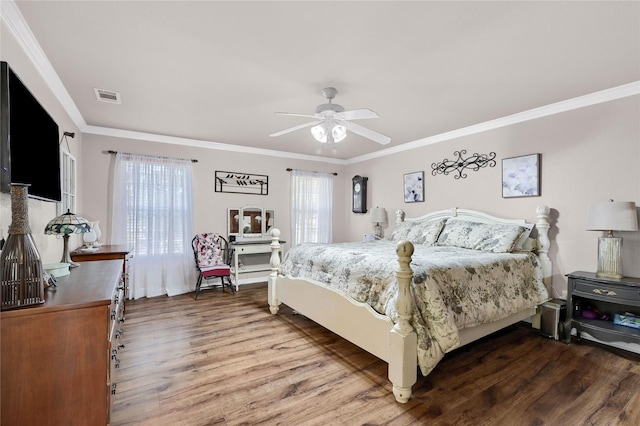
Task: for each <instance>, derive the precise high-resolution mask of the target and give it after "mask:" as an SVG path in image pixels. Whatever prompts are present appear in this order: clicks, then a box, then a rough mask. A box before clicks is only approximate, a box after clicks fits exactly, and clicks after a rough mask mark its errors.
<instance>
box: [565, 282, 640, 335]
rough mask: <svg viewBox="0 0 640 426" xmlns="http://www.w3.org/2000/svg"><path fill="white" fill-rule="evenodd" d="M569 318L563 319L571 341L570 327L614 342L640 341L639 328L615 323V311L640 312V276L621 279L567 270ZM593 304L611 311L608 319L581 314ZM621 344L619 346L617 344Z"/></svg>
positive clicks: (577, 332)
mask: <svg viewBox="0 0 640 426" xmlns="http://www.w3.org/2000/svg"><path fill="white" fill-rule="evenodd" d="M567 277H568V278H569V286H568V298H567V318H566V321H565V323H564V339H565V342H566V343H569V342H570V341H571V329H572V328H575V329H576V337H577V338H580V333H581V332H585V333H588V334H589V336H592V337H594V338H595V339H597V340H599V341H601V343H605V344H611V345H612V346H617V345H615V342H622V343H634V344H640V329H636V328H632V327H627V326H622V325H616V324H614V323H613V315H614V314H615V313H625V312H628V311H629V312H633V313H635V314H639V313H640V278H634V277H624V278H620V279H616V278H605V277H598V276H596V274H594V273H592V272H582V271H578V272H573V273H571V274H568V275H567ZM587 306H592V307H594V308H596V309H598V311H600V312H601V313H606V314H608V315H609V317H610V318H609V319H608V320H602V319H596V318H594V319H591V318H585V317H583V316H582V310H583V309H586V308H587ZM618 347H619V346H618Z"/></svg>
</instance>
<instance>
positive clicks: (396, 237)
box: [391, 218, 447, 245]
mask: <svg viewBox="0 0 640 426" xmlns="http://www.w3.org/2000/svg"><path fill="white" fill-rule="evenodd" d="M446 221H447V219H446V218H442V219H436V220H429V221H420V222H401V223H399V224H398V225H397V226H396V228H395V229H394V230H393V232H392V233H391V240H392V241H393V242H395V243H397V242H398V241H400V240H409V241H411V242H412V243H414V244H428V245H434V244H435V243H436V241H437V240H438V236H439V235H440V232H441V231H442V228H443V226H444V224H445V222H446Z"/></svg>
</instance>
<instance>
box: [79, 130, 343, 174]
mask: <svg viewBox="0 0 640 426" xmlns="http://www.w3.org/2000/svg"><path fill="white" fill-rule="evenodd" d="M82 133H86V134H92V135H100V136H111V137H114V138H124V139H135V140H141V141H150V142H158V143H166V144H171V145H182V146H191V147H196V148H205V149H213V150H217V151H230V152H239V153H243V154H255V155H267V156H270V157H278V158H291V159H295V160H306V161H320V162H324V163H331V164H340V165H346V164H347V160H341V159H336V158H326V157H317V156H314V155H306V154H296V153H293V152H286V151H276V150H273V149H264V148H253V147H249V146H240V145H231V144H226V143H220V142H209V141H204V140H200V139H188V138H180V137H175V136H166V135H157V134H154V133H144V132H135V131H131V130H123V129H114V128H110V127H100V126H85V127H84V128H83V129H82Z"/></svg>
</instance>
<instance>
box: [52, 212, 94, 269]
mask: <svg viewBox="0 0 640 426" xmlns="http://www.w3.org/2000/svg"><path fill="white" fill-rule="evenodd" d="M90 230H91V224H90V223H89V221H88V220H87V219H85V218H83V217H81V216H77V215H75V214H73V213H71V212H70V211H69V210H67V212H66V213H64V214H61V215H60V216H58V217H56V218H54V219H53V220H51V221H50V222H49V223H47V226H46V227H45V228H44V233H45V234H46V235H62V239H63V240H64V249H63V252H62V260H60V262H64V263H68V264H69V266H70V267H72V268H75V267H77V266H80V265H79V264H78V263H76V262H74V261H72V260H71V256H70V255H69V235H70V234H83V233H85V232H88V231H90Z"/></svg>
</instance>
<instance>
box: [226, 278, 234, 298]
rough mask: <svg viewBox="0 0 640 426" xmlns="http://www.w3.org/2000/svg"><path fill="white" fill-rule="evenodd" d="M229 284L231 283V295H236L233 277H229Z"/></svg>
mask: <svg viewBox="0 0 640 426" xmlns="http://www.w3.org/2000/svg"><path fill="white" fill-rule="evenodd" d="M227 282H228V283H229V284H228V285H229V288H230V289H231V294H236V287H235V286H234V285H233V283H232V282H231V277H227Z"/></svg>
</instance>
